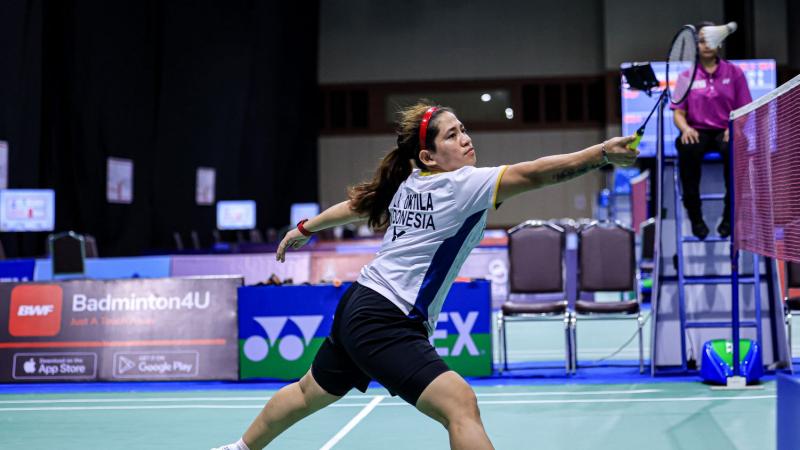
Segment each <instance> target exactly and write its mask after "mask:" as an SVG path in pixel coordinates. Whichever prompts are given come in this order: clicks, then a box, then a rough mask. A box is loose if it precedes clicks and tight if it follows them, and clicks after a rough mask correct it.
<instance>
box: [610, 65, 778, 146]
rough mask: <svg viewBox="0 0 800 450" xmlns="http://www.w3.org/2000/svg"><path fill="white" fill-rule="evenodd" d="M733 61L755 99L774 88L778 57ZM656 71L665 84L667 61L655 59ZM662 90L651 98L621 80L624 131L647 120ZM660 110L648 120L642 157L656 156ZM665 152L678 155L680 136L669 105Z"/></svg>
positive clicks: (673, 76)
mask: <svg viewBox="0 0 800 450" xmlns="http://www.w3.org/2000/svg"><path fill="white" fill-rule="evenodd" d="M730 62H732V63H733V64H736V65H737V66H739V67H740V68H741V69H742V71H743V72H744V75H745V77H746V78H747V86H748V87H749V88H750V96H751V97H752V98H753V100H755V99H757V98H759V97H761V96H762V95H764V94H766V93H768V92H770V91H771V90H773V89H775V86H776V78H777V73H776V69H775V60H773V59H751V60H731V61H730ZM650 64H651V65H652V66H653V71H654V72H655V74H656V78H658V80H659V81H661V82H662V83H664V82H665V81H666V79H665V73H664V70H665V69H666V63H664V62H653V63H650ZM630 65H631V63H624V64H622V66H621V67H623V68H624V67H628V66H630ZM677 76H678V73H670V76H669V79H670V80H676V79H677ZM658 95H659V92H655V93H653V95H652V96H650V97H648V96H647V94H645V93H644V92H642V91H636V90H632V89H629V88H628V86H627V84H626V83H625V79H624V78H623V79H622V95H621V97H622V134H623V135H624V136H630V135H632V134H633V133H635V132H636V130H637V129H638V128H639V127H640V126H641V125H642V123H644V120H645V119H646V118H647V114H649V113H650V110H651V109H653V106H654V105H655V104H656V101H657V100H658ZM656 114H658V113H657V112H656V113H654V114H653V118H652V119H650V122H648V123H647V127H646V128H645V131H644V136H643V137H642V142H641V143H640V144H639V157H640V158H641V157H644V158H647V157H654V156H655V155H656V129H657V126H658V124H657V117H656ZM664 125H665V127H664V152H665V155H666V156H675V139H676V138H677V137H678V136H679V135H680V132H679V131H678V128H677V127H675V124H674V123H673V122H672V110H671V109H670V108H669V106H667V107H666V108H664Z"/></svg>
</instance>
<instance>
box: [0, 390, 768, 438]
mask: <svg viewBox="0 0 800 450" xmlns="http://www.w3.org/2000/svg"><path fill="white" fill-rule="evenodd" d="M383 398H385V396H383V395H378V396H375V397H374V398H373V399H372V401H371V402H369V403H334V404H332V405H330V406H328V407H329V408H361V407H363V408H364V409H363V410H362V411H361V412H360V413H359V415H357V416H356V417H354V418H353V420H351V421H350V422H354V421H355V423H353V425H352V426H351V427H350V428H352V427H353V426H355V425H356V424H357V423H358V421H360V420H361V419H363V418H364V417H363V416H366V415H367V414H368V413H369V412H370V411H372V409H374V408H375V407H376V406H382V407H383V406H409V405H408V403H405V402H386V403H380V401H381V400H383ZM774 398H776V396H775V395H752V396H740V397H708V396H706V397H648V398H641V397H640V398H592V399H554V400H478V403H479V404H480V405H541V404H552V405H565V404H572V403H663V402H705V401H711V402H713V401H723V400H724V401H743V400H768V399H774ZM378 403H380V405H378ZM263 406H264V405H261V404H258V405H204V404H193V405H104V406H49V407H48V406H42V407H19V408H0V413H2V412H4V411H9V412H11V411H114V410H144V409H255V408H262V407H263ZM356 419H358V420H356ZM349 425H350V424H349V423H348V426H349ZM346 427H347V426H346ZM346 427H345V428H346ZM343 430H344V428H343ZM348 431H349V430H348ZM345 434H346V433H345Z"/></svg>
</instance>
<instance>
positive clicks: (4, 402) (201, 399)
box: [0, 396, 270, 405]
mask: <svg viewBox="0 0 800 450" xmlns="http://www.w3.org/2000/svg"><path fill="white" fill-rule="evenodd" d="M269 399H270V397H268V396H267V397H145V398H54V399H45V400H40V399H36V400H32V399H28V400H0V405H8V404H15V405H18V404H36V403H125V402H132V403H138V402H155V403H160V402H227V401H232V402H236V401H250V400H263V401H264V402H266V401H267V400H269Z"/></svg>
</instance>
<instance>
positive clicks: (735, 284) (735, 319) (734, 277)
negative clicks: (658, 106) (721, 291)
mask: <svg viewBox="0 0 800 450" xmlns="http://www.w3.org/2000/svg"><path fill="white" fill-rule="evenodd" d="M733 139H734V133H733V120H728V161H730V164H728V176H729V177H728V179H729V180H730V186H728V187H727V188H728V189H729V190H730V193H729V195H730V198H731V200H732V201H731V202H730V208H729V211H728V214H730V216H729V217H728V220H730V223H731V236H730V238H731V242H730V247H731V316H732V317H731V335H732V336H731V337H732V339H733V378H734V379H736V378H738V377H739V376H741V373H740V367H739V250H738V249H737V247H736V222H735V218H736V214H735V212H734V211H735V209H734V208H735V207H736V192H735V186H736V183H735V182H734V172H735V170H734V166H735V160H734V156H735V155H734V150H733V149H734V145H733ZM756 270H757V269H756ZM756 289H758V286H756ZM729 381H730V380H729Z"/></svg>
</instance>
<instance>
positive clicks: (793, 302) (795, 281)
mask: <svg viewBox="0 0 800 450" xmlns="http://www.w3.org/2000/svg"><path fill="white" fill-rule="evenodd" d="M798 288H800V263H796V262H792V261H786V297H784V299H783V309H784V313H785V314H784V318H785V320H786V330H787V337H786V340H787V342H788V343H789V361H791V360H792V311H800V297H791V296H790V295H789V289H798Z"/></svg>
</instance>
